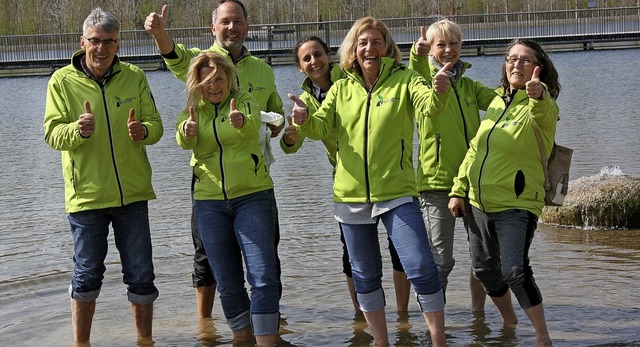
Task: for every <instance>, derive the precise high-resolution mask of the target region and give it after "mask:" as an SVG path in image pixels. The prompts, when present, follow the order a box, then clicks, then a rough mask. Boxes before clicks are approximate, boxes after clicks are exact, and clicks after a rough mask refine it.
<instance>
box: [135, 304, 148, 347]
mask: <svg viewBox="0 0 640 347" xmlns="http://www.w3.org/2000/svg"><path fill="white" fill-rule="evenodd" d="M131 311H132V312H133V322H134V323H135V325H136V330H137V332H138V345H139V346H140V345H153V339H152V338H151V332H152V323H153V303H151V304H144V305H143V304H133V303H132V304H131Z"/></svg>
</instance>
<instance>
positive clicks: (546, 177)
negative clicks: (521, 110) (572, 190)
mask: <svg viewBox="0 0 640 347" xmlns="http://www.w3.org/2000/svg"><path fill="white" fill-rule="evenodd" d="M527 115H528V116H529V119H530V120H531V127H532V128H533V133H534V134H535V135H536V140H538V149H539V150H540V161H541V162H542V171H544V190H545V191H549V190H550V189H551V182H549V169H548V167H547V166H548V165H549V162H548V161H547V160H546V158H547V151H545V149H544V143H542V137H541V136H540V130H539V129H538V124H537V123H536V120H535V119H533V117H531V113H527Z"/></svg>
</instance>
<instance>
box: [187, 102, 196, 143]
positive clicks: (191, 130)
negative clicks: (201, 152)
mask: <svg viewBox="0 0 640 347" xmlns="http://www.w3.org/2000/svg"><path fill="white" fill-rule="evenodd" d="M184 134H185V135H186V136H187V138H189V139H192V138H194V137H196V136H198V123H197V122H196V110H195V108H193V106H189V118H187V121H186V122H185V123H184Z"/></svg>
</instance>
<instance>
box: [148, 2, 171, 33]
mask: <svg viewBox="0 0 640 347" xmlns="http://www.w3.org/2000/svg"><path fill="white" fill-rule="evenodd" d="M168 11H169V5H164V6H162V12H161V13H160V14H157V13H156V12H151V13H149V15H148V16H147V19H145V21H144V30H146V31H147V32H148V33H149V34H151V35H152V36H156V35H158V34H160V33H163V32H164V28H165V22H166V18H167V12H168Z"/></svg>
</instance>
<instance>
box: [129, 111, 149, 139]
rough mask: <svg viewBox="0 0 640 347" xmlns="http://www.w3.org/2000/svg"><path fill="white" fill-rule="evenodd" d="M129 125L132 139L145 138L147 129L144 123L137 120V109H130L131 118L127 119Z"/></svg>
mask: <svg viewBox="0 0 640 347" xmlns="http://www.w3.org/2000/svg"><path fill="white" fill-rule="evenodd" d="M127 127H128V128H129V137H130V138H131V140H132V141H140V140H142V139H144V137H145V135H146V132H147V130H146V129H145V127H144V125H142V123H140V121H139V120H136V110H135V109H133V108H132V109H130V110H129V119H127Z"/></svg>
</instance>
